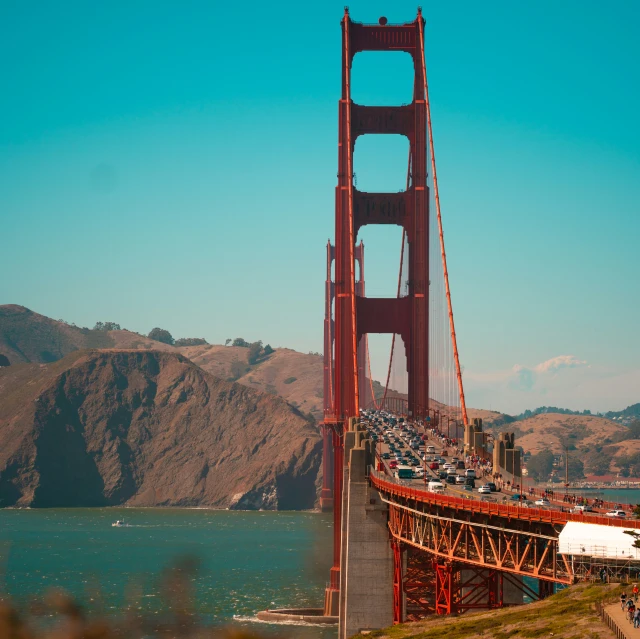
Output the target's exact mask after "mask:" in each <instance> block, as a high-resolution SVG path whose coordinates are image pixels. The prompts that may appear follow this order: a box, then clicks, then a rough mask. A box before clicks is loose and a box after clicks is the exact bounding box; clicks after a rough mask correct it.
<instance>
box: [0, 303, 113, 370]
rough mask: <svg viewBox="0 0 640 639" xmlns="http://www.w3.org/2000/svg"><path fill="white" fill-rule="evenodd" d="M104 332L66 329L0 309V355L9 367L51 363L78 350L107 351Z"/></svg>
mask: <svg viewBox="0 0 640 639" xmlns="http://www.w3.org/2000/svg"><path fill="white" fill-rule="evenodd" d="M113 345H114V341H113V340H112V339H111V338H110V337H109V335H108V334H107V333H106V332H104V331H93V330H91V329H87V328H78V327H77V326H70V325H68V324H65V323H64V322H58V321H56V320H52V319H50V318H48V317H45V316H44V315H39V314H38V313H34V312H33V311H31V310H29V309H28V308H25V307H24V306H18V305H16V304H5V305H4V306H0V354H2V355H4V356H5V357H7V359H8V360H9V362H10V363H11V364H17V363H21V362H39V363H46V362H55V361H56V360H58V359H60V358H62V357H64V356H65V355H68V354H69V353H72V352H73V351H77V350H78V349H81V348H109V347H111V346H113Z"/></svg>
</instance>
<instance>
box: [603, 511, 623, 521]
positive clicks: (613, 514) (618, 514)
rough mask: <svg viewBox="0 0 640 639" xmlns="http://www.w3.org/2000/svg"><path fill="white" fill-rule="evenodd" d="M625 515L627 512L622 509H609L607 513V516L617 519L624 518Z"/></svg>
mask: <svg viewBox="0 0 640 639" xmlns="http://www.w3.org/2000/svg"><path fill="white" fill-rule="evenodd" d="M626 516H627V513H625V512H624V510H610V511H609V512H608V513H607V517H618V519H624V518H625V517H626Z"/></svg>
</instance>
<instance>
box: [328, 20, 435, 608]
mask: <svg viewBox="0 0 640 639" xmlns="http://www.w3.org/2000/svg"><path fill="white" fill-rule="evenodd" d="M423 29H424V20H423V18H422V14H421V12H420V11H418V15H417V17H416V19H415V20H414V21H413V22H410V23H405V24H400V25H390V24H387V21H386V19H384V18H381V19H380V22H379V24H361V23H356V22H353V21H352V20H351V19H350V17H349V12H348V9H345V14H344V18H343V20H342V95H341V99H340V101H339V133H338V185H337V187H336V207H335V208H336V212H335V248H334V249H333V251H332V250H331V246H330V245H329V247H328V265H329V266H328V276H327V277H328V282H329V283H328V284H327V286H331V284H330V261H331V259H332V258H333V259H334V260H335V275H334V283H333V286H332V290H331V291H330V290H327V300H328V301H327V311H326V313H325V374H326V376H330V375H332V376H333V379H332V382H333V383H332V384H330V386H331V388H326V392H327V393H330V396H331V404H330V405H327V406H326V408H327V411H326V412H325V420H324V424H325V429H327V430H328V429H329V428H330V429H331V432H332V437H333V453H334V454H333V470H334V477H333V491H334V500H333V507H334V554H333V567H332V569H331V581H330V585H329V587H328V589H327V594H326V597H325V614H327V615H335V614H337V612H338V606H339V604H338V601H339V591H340V583H341V559H342V563H344V561H345V558H344V556H343V553H342V552H341V544H342V541H343V538H344V537H345V535H346V534H348V532H346V531H345V530H344V526H343V523H344V522H343V521H342V511H343V500H344V495H343V484H344V481H345V477H347V478H348V476H347V475H345V472H346V471H345V465H344V454H345V450H344V441H345V434H346V433H347V431H349V430H354V429H356V428H357V426H355V424H356V421H357V418H358V416H359V411H360V407H361V406H363V405H364V402H363V400H364V397H363V388H364V387H365V384H364V383H363V381H364V380H363V379H362V377H363V375H364V374H365V370H364V368H365V367H364V361H365V358H364V357H363V355H362V354H363V350H364V344H365V343H366V341H365V339H364V338H365V336H366V335H367V334H368V333H392V334H393V333H395V334H397V335H399V336H400V337H401V338H402V341H403V344H404V348H405V353H406V361H407V373H408V414H409V415H410V416H411V417H414V418H424V417H427V416H428V410H429V191H428V186H427V117H426V101H425V66H424V47H423V43H424V38H423ZM361 51H405V52H407V53H408V54H409V55H411V56H412V58H413V61H414V91H413V101H412V103H411V104H409V105H405V106H363V105H358V104H355V103H354V102H353V101H352V99H351V67H352V62H353V58H354V56H355V55H356V54H357V53H359V52H361ZM368 134H376V135H380V134H383V135H384V134H399V135H404V136H405V137H407V139H408V141H409V146H410V164H409V167H410V170H409V182H408V188H407V189H406V191H404V192H401V193H367V192H362V191H359V190H358V189H357V188H356V187H355V186H354V183H353V182H354V181H353V152H354V148H355V144H356V141H357V139H358V137H359V136H361V135H368ZM366 224H394V225H398V226H401V227H402V228H403V229H404V232H405V235H406V239H407V244H408V294H407V295H406V296H404V297H398V298H369V297H365V295H364V281H363V278H361V280H362V281H361V282H356V261H358V260H359V261H360V267H361V273H362V272H363V269H362V266H363V251H362V246H360V247H357V246H356V243H355V241H356V238H357V235H358V231H359V229H360V228H361V227H362V226H364V225H366ZM359 249H360V250H359ZM331 298H332V299H333V301H334V312H333V322H331V317H330V315H329V313H330V309H331ZM331 331H333V335H331ZM331 342H333V343H331ZM332 346H333V348H331V347H332ZM331 360H333V361H332V362H331ZM325 386H327V384H325ZM356 440H357V438H356ZM347 461H348V460H347ZM363 511H364V508H363ZM343 583H344V582H343Z"/></svg>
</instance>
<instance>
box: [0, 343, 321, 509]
mask: <svg viewBox="0 0 640 639" xmlns="http://www.w3.org/2000/svg"><path fill="white" fill-rule="evenodd" d="M0 441H2V443H3V446H2V448H1V449H0V504H1V505H2V506H12V505H15V506H34V507H38V506H40V507H45V506H107V505H117V504H127V505H132V506H133V505H135V506H212V507H221V508H227V507H230V508H246V509H253V508H266V509H301V508H311V507H313V505H314V503H315V499H316V486H315V484H316V480H317V475H318V470H319V468H320V459H321V449H322V446H321V440H320V437H319V434H318V432H317V430H316V429H315V428H314V427H312V426H311V425H310V424H309V423H308V421H307V420H306V419H305V418H304V417H303V416H302V415H301V414H300V412H299V411H297V410H296V409H295V408H293V407H292V406H290V405H289V404H287V403H286V402H285V401H284V400H282V399H281V398H279V397H273V396H272V395H270V394H266V393H260V392H257V391H254V390H251V389H249V388H246V387H245V386H243V385H241V384H236V383H229V382H226V381H224V380H220V379H218V378H216V377H213V376H212V375H210V374H208V373H206V372H205V371H203V370H202V369H200V368H199V367H198V366H196V365H195V364H193V363H192V362H190V361H189V360H188V359H186V358H185V357H183V356H181V355H180V354H177V353H167V352H159V351H140V350H137V351H136V350H102V351H95V350H93V351H78V352H74V353H71V354H70V355H68V356H66V357H65V358H63V359H62V360H60V361H57V362H55V363H53V364H18V365H15V366H10V367H7V368H2V369H0Z"/></svg>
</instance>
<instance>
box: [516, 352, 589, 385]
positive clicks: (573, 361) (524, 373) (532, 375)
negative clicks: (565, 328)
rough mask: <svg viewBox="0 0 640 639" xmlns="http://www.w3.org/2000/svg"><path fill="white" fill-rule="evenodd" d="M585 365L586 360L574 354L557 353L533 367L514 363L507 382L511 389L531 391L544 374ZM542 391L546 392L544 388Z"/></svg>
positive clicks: (547, 374) (553, 374) (549, 374)
mask: <svg viewBox="0 0 640 639" xmlns="http://www.w3.org/2000/svg"><path fill="white" fill-rule="evenodd" d="M587 365H588V364H587V362H585V361H584V360H582V359H578V358H577V357H576V356H575V355H558V356H557V357H552V358H551V359H548V360H547V361H546V362H541V363H540V364H537V365H536V366H534V367H533V368H528V367H526V366H522V365H521V364H516V365H515V366H514V367H513V369H512V370H511V375H510V376H509V379H508V382H507V383H508V386H509V388H511V389H512V390H519V391H524V392H531V391H533V390H534V389H536V387H537V384H538V381H539V380H540V379H541V378H544V377H545V376H546V377H553V376H555V375H556V373H558V371H560V370H562V369H565V368H581V367H583V366H587ZM538 390H539V391H540V392H541V394H544V393H542V390H541V389H538ZM544 391H545V392H546V389H544Z"/></svg>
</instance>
